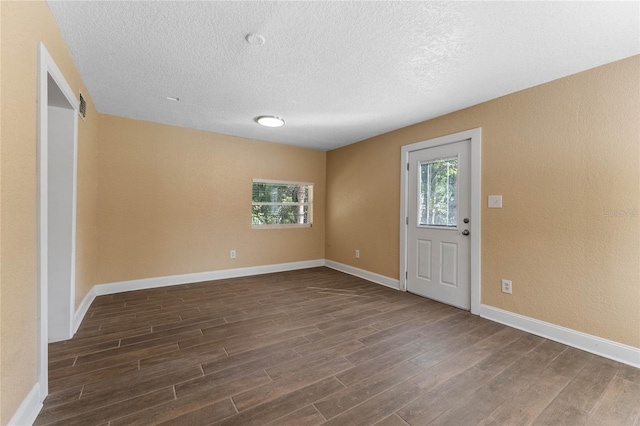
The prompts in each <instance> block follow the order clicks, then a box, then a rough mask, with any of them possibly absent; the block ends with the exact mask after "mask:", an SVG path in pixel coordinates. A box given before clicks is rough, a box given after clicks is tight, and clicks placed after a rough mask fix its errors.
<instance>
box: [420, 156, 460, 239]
mask: <svg viewBox="0 0 640 426" xmlns="http://www.w3.org/2000/svg"><path fill="white" fill-rule="evenodd" d="M457 178H458V157H455V158H444V159H439V160H435V161H429V162H426V163H421V164H420V207H419V209H420V211H419V212H418V218H419V220H420V222H419V224H420V225H421V226H446V227H456V226H457V225H458V222H457V218H456V216H457V215H456V213H457V210H458V209H457V198H458V197H457V192H458V191H457V190H458V185H457V182H458V179H457Z"/></svg>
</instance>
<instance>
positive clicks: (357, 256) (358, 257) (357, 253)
mask: <svg viewBox="0 0 640 426" xmlns="http://www.w3.org/2000/svg"><path fill="white" fill-rule="evenodd" d="M356 259H360V250H356Z"/></svg>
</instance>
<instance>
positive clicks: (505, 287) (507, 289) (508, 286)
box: [502, 280, 513, 294]
mask: <svg viewBox="0 0 640 426" xmlns="http://www.w3.org/2000/svg"><path fill="white" fill-rule="evenodd" d="M512 286H513V284H512V283H511V280H502V292H503V293H508V294H513V293H512Z"/></svg>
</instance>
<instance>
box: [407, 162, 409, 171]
mask: <svg viewBox="0 0 640 426" xmlns="http://www.w3.org/2000/svg"><path fill="white" fill-rule="evenodd" d="M407 171H409V163H407Z"/></svg>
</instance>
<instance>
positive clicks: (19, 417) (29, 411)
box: [7, 383, 42, 426]
mask: <svg viewBox="0 0 640 426" xmlns="http://www.w3.org/2000/svg"><path fill="white" fill-rule="evenodd" d="M40 410H42V402H41V401H40V383H36V384H35V385H34V386H33V388H31V391H29V393H28V394H27V396H26V397H25V398H24V399H23V400H22V403H21V404H20V406H19V407H18V409H17V410H16V412H15V413H14V414H13V417H11V420H9V423H7V425H9V426H26V425H28V426H31V425H32V424H33V422H35V421H36V417H38V414H40Z"/></svg>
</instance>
